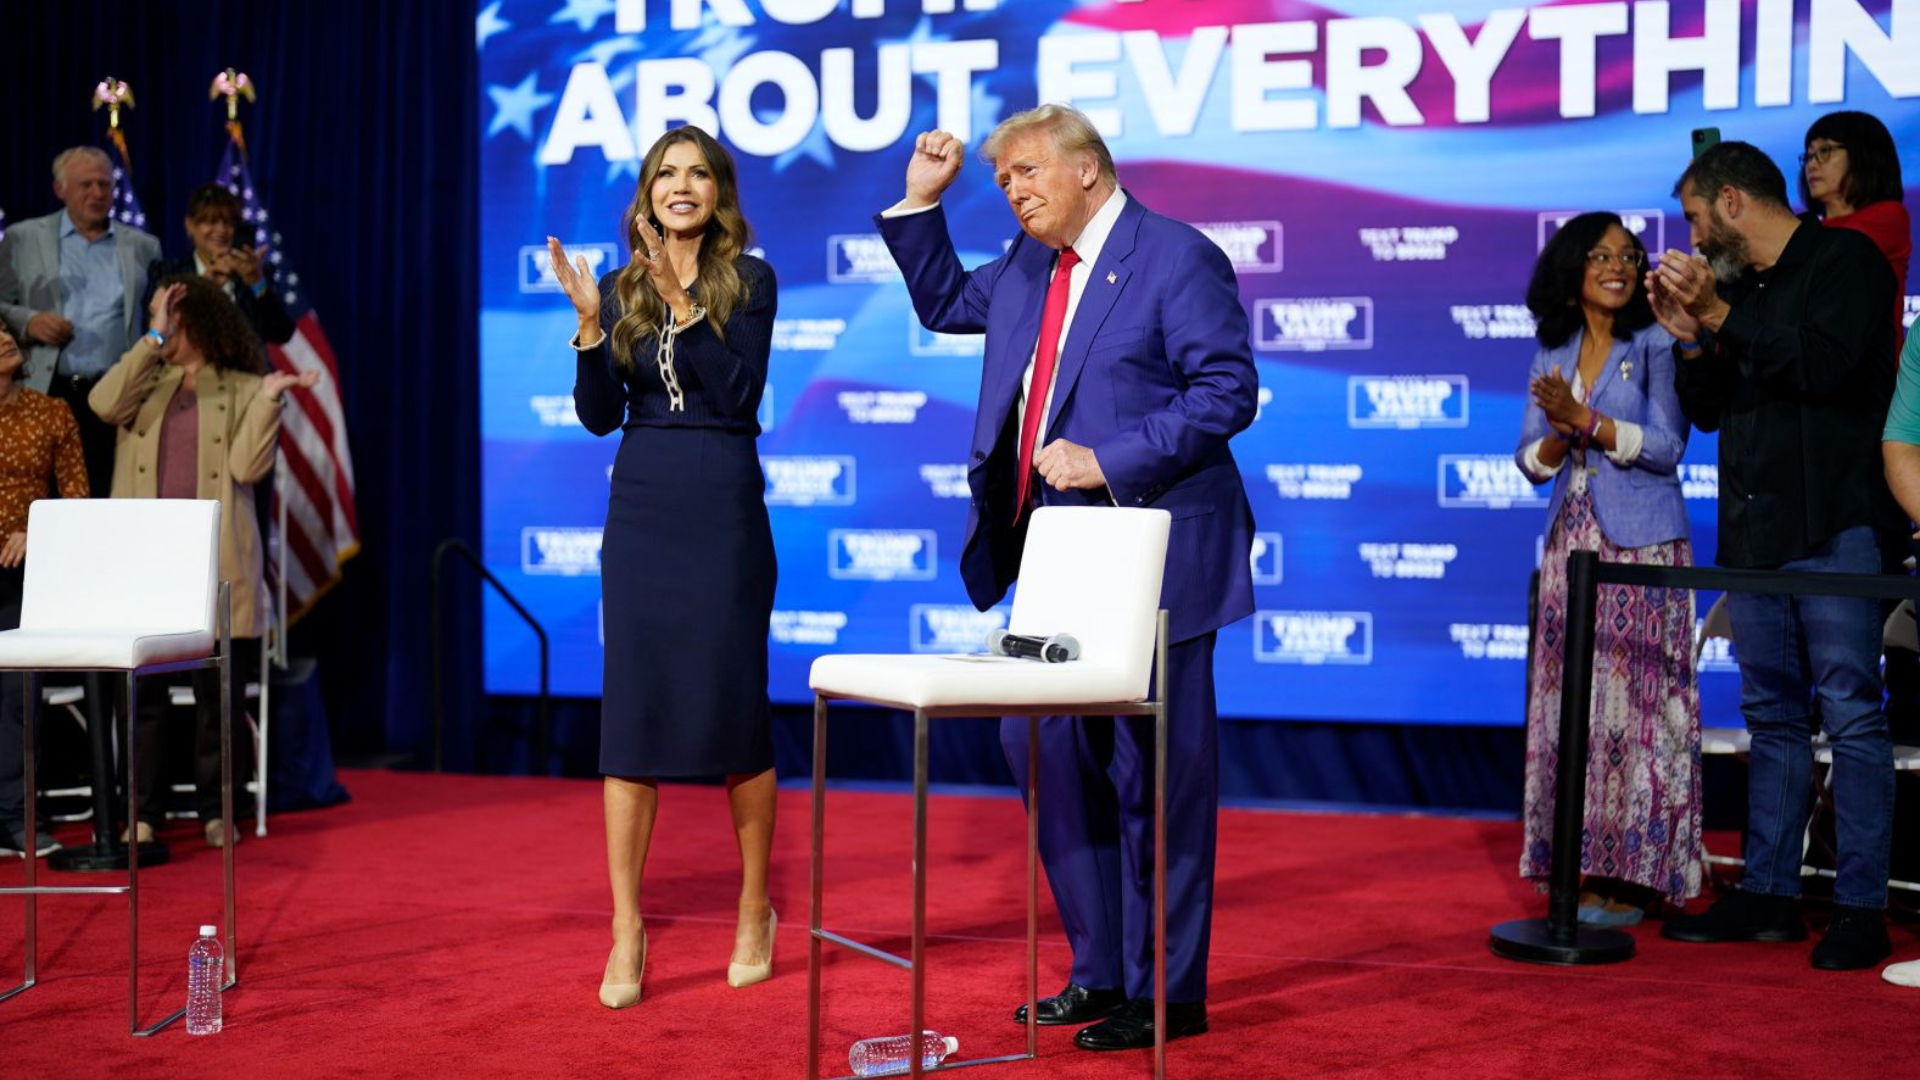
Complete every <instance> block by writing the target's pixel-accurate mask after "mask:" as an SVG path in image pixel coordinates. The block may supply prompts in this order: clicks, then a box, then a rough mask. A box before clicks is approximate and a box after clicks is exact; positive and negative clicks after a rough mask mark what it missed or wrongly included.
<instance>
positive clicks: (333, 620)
mask: <svg viewBox="0 0 1920 1080" xmlns="http://www.w3.org/2000/svg"><path fill="white" fill-rule="evenodd" d="M5 14H6V18H5V24H6V26H7V34H8V38H9V42H8V44H9V48H8V50H7V53H8V60H7V66H8V67H9V69H10V70H9V73H8V78H7V93H6V95H5V102H4V104H0V110H3V112H0V115H4V117H5V119H4V128H3V129H0V140H4V145H5V150H6V152H5V153H4V154H0V208H4V209H5V211H6V214H7V220H8V221H10V222H11V221H21V220H24V219H26V218H29V217H37V216H39V215H41V214H45V213H50V212H52V211H55V210H58V209H59V204H58V202H57V201H56V200H55V198H54V196H53V192H52V187H51V183H52V182H51V171H50V166H51V164H52V161H53V157H54V155H55V154H57V153H58V152H59V151H60V150H62V149H64V148H66V147H68V146H73V145H77V144H81V143H86V144H91V145H101V144H102V143H103V135H104V131H105V126H106V114H105V113H104V112H101V113H94V112H93V111H91V108H90V97H91V94H92V88H93V86H94V84H95V83H96V82H98V81H99V80H100V79H101V78H102V77H103V76H106V75H112V76H115V77H116V78H119V79H122V80H124V81H126V82H127V83H129V84H130V85H131V86H132V88H133V92H134V96H135V100H136V102H137V107H136V108H134V109H133V110H132V111H131V112H130V113H127V114H125V117H124V122H125V125H126V128H127V131H128V144H129V151H130V154H131V157H132V161H133V166H134V177H133V179H134V184H135V190H136V193H137V194H138V196H139V198H140V201H141V203H142V206H143V207H144V209H145V210H146V212H147V215H148V229H149V231H151V232H153V233H154V234H155V235H157V236H158V237H159V238H160V241H161V244H162V245H163V247H164V249H165V250H166V252H167V253H168V254H184V253H185V252H186V251H188V250H189V248H188V245H187V241H186V236H185V233H184V231H183V229H182V227H181V219H182V217H183V215H184V208H185V205H186V199H187V195H188V193H189V192H190V191H192V190H193V188H194V187H196V186H198V185H199V184H202V183H204V182H206V181H208V180H211V179H212V178H213V173H214V168H215V166H216V165H217V163H218V162H219V160H220V152H221V150H222V148H223V147H224V145H225V141H226V132H225V130H224V128H223V126H222V125H223V123H224V121H225V119H226V116H225V111H224V109H222V108H219V107H216V106H215V105H213V104H211V103H209V102H208V100H207V87H208V84H209V83H210V82H211V81H212V79H213V76H214V75H215V74H216V73H218V72H219V71H220V70H221V69H223V68H226V67H229V66H231V67H235V68H238V69H239V70H241V71H245V72H247V73H248V74H249V75H250V76H252V78H253V79H254V80H255V81H256V83H257V84H258V87H259V101H258V104H257V105H251V106H250V105H245V104H244V103H243V105H242V109H243V112H242V120H243V122H244V123H245V125H246V133H247V142H248V147H249V149H250V150H251V152H252V163H253V177H254V180H255V182H256V184H257V185H258V186H259V189H260V191H261V195H262V198H263V199H264V200H265V202H266V204H267V206H268V208H269V209H270V210H271V211H272V212H273V214H274V215H275V217H276V218H278V219H279V220H278V227H279V230H280V231H281V233H282V234H283V236H284V238H285V246H286V248H287V250H288V254H289V257H290V258H291V259H293V260H294V261H295V262H296V263H297V264H298V265H299V267H300V273H301V277H302V284H303V286H304V287H305V288H306V289H307V290H308V295H309V296H310V297H312V298H313V301H314V306H315V310H316V312H317V314H318V315H319V317H320V320H321V323H322V324H323V325H324V326H325V328H326V331H327V335H328V337H329V339H330V340H331V341H332V343H333V345H334V348H335V351H336V352H337V353H338V355H339V360H340V370H341V390H342V394H343V398H344V406H345V409H346V415H347V426H348V429H349V431H350V432H351V435H352V441H353V454H354V464H355V478H356V495H357V498H358V506H359V520H360V530H361V540H362V549H363V550H362V553H361V554H360V556H359V557H357V558H355V559H354V560H352V561H351V562H349V563H348V564H347V572H346V579H345V581H344V582H343V583H342V584H341V586H340V587H338V588H337V589H335V590H334V592H333V593H332V594H330V595H328V596H327V597H326V598H325V599H324V600H323V601H322V602H321V603H320V604H319V606H318V607H317V609H316V610H315V611H314V612H313V614H311V615H310V616H308V618H307V619H305V620H303V621H302V622H301V623H300V624H298V625H297V626H296V627H295V628H294V641H293V644H294V648H295V650H296V651H297V652H300V653H304V654H307V655H313V656H316V657H317V658H318V659H319V661H320V664H319V671H320V677H321V680H322V689H323V693H324V696H325V700H326V703H327V707H328V713H329V716H330V718H331V722H332V725H333V733H334V741H335V747H336V749H337V750H338V751H339V752H341V753H342V754H343V755H357V756H363V757H364V756H367V755H371V754H376V753H383V752H384V753H389V754H393V755H396V756H404V755H415V754H417V755H421V756H422V757H424V754H425V752H426V748H427V745H428V738H429V726H430V712H431V710H430V708H429V689H430V688H429V680H428V677H427V674H428V673H427V667H428V662H427V660H428V658H427V642H428V634H427V625H426V617H427V609H428V603H429V597H428V589H427V581H428V574H427V569H428V558H429V556H430V555H431V553H432V551H433V548H434V546H435V545H436V544H437V543H438V542H439V541H440V540H441V539H443V538H446V537H449V536H461V537H465V538H467V539H469V540H473V539H475V538H477V536H478V534H479V497H478V496H479V475H478V467H477V466H478V461H479V400H478V393H479V392H478V387H477V384H476V379H475V373H476V370H477V356H478V334H479V327H478V320H477V318H476V316H475V314H474V307H473V298H474V297H475V296H476V295H478V287H477V285H476V281H475V277H476V274H477V265H478V257H477V252H476V246H475V242H474V236H475V231H476V230H475V225H476V222H477V221H478V212H479V211H478V186H479V180H478V177H477V175H476V169H475V162H476V161H477V155H476V125H477V119H476V116H477V111H478V104H477V102H478V97H479V91H478V89H477V87H476V84H475V76H476V61H475V52H474V45H473V19H474V9H473V5H472V3H471V2H470V0H466V2H446V0H442V2H406V0H379V2H375V0H360V2H352V0H343V2H330V3H317V2H306V0H301V2H296V3H260V2H257V0H255V2H239V0H168V2H166V3H151V2H124V3H123V2H98V0H95V2H89V3H70V2H65V0H24V2H20V3H10V4H8V5H7V6H6V11H5ZM554 362H555V363H558V362H560V360H558V359H556V360H555V361H554ZM447 600H448V605H449V606H448V609H447V611H448V628H449V632H450V637H449V638H448V644H449V656H450V657H451V658H452V659H451V662H450V663H449V665H448V668H449V670H448V673H447V682H446V686H447V689H448V692H449V695H450V696H449V698H448V716H449V717H451V718H459V717H468V716H471V715H474V714H475V713H477V712H478V710H479V705H480V693H479V667H478V657H479V655H480V653H479V618H480V616H479V605H478V600H477V589H476V588H475V587H474V585H473V582H472V579H471V578H470V577H465V578H461V579H460V584H458V585H457V586H456V587H452V588H450V589H449V595H448V598H447ZM451 722H453V721H451V720H450V723H451ZM454 735H455V737H453V738H450V739H449V740H448V745H449V746H450V747H454V748H465V747H468V746H470V745H471V743H472V740H471V739H470V738H468V737H467V736H466V735H465V734H464V733H463V732H460V731H456V732H455V733H454ZM461 752H462V753H464V750H462V751H461ZM466 764H467V762H466V761H463V760H461V759H460V758H459V757H457V756H456V757H450V758H449V761H448V765H449V767H453V768H459V767H463V766H464V765H466Z"/></svg>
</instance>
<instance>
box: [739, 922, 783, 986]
mask: <svg viewBox="0 0 1920 1080" xmlns="http://www.w3.org/2000/svg"><path fill="white" fill-rule="evenodd" d="M779 925H780V916H779V915H778V914H776V913H775V912H774V911H773V910H772V909H771V908H769V909H768V910H767V958H766V960H764V961H762V962H761V963H758V964H742V963H739V962H737V961H732V960H729V961H728V962H727V985H728V986H731V987H733V988H734V989H735V990H738V989H740V988H741V987H743V986H752V985H753V984H754V983H759V982H766V981H767V980H768V979H771V978H773V932H774V930H775V929H776V928H778V927H779Z"/></svg>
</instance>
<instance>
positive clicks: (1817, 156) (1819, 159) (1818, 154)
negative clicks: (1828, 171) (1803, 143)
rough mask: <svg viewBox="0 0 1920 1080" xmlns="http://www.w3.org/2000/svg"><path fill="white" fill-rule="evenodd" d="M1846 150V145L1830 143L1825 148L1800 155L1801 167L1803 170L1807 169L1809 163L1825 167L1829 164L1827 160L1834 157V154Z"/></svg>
mask: <svg viewBox="0 0 1920 1080" xmlns="http://www.w3.org/2000/svg"><path fill="white" fill-rule="evenodd" d="M1846 148H1847V144H1846V143H1837V142H1836V143H1828V144H1826V145H1825V146H1816V147H1814V148H1813V149H1811V150H1809V151H1807V152H1806V153H1804V154H1801V155H1800V167H1801V168H1803V169H1804V168H1806V167H1807V162H1809V161H1811V162H1814V163H1815V164H1819V165H1825V164H1826V163H1827V159H1828V158H1830V157H1832V156H1833V152H1834V151H1835V150H1845V149H1846Z"/></svg>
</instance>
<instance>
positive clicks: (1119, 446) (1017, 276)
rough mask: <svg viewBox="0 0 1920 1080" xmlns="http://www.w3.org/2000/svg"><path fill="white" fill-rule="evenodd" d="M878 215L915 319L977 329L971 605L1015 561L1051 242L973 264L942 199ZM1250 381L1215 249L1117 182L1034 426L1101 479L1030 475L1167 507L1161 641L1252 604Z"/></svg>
mask: <svg viewBox="0 0 1920 1080" xmlns="http://www.w3.org/2000/svg"><path fill="white" fill-rule="evenodd" d="M874 220H875V221H876V222H877V223H878V225H879V228H880V234H881V236H882V237H883V238H884V239H885V240H886V243H887V247H888V249H889V250H890V251H891V252H892V253H893V258H894V261H895V262H897V263H899V264H900V269H901V272H902V273H903V274H904V275H905V277H906V282H907V290H908V291H909V292H910V293H911V294H912V296H913V306H914V310H915V312H917V313H918V314H919V316H920V321H921V322H922V323H924V324H925V325H926V326H927V328H928V329H930V330H935V331H939V332H941V333H949V334H979V333H985V334H986V336H987V340H986V354H985V359H984V365H983V367H982V370H981V373H980V405H979V409H978V411H977V412H976V414H975V418H974V428H973V448H972V454H971V456H970V459H969V461H968V463H967V465H968V468H967V484H968V486H969V487H970V488H971V489H972V502H971V505H970V506H969V507H968V509H967V536H966V542H965V544H964V546H963V547H962V549H961V553H960V576H961V579H962V580H963V581H964V582H965V583H966V586H967V595H968V596H969V597H970V598H971V599H972V600H973V602H974V603H975V604H976V605H977V606H979V607H980V608H982V609H983V610H984V609H985V608H987V607H990V606H992V605H993V604H994V603H996V602H997V601H999V599H1000V598H1001V597H1003V596H1005V595H1006V592H1007V588H1008V587H1009V586H1010V585H1012V584H1013V581H1014V579H1015V577H1016V576H1017V575H1018V573H1019V568H1020V545H1021V543H1022V541H1023V540H1024V536H1023V534H1024V531H1025V530H1024V529H1016V528H1015V527H1014V525H1013V520H1014V499H1015V494H1014V491H1015V486H1014V481H1015V480H1016V479H1017V478H1016V476H1015V472H1016V470H1017V468H1018V465H1017V460H1016V458H1017V454H1018V445H1019V432H1018V430H1017V427H1018V425H1017V424H1016V423H1015V422H1014V420H1015V417H1016V416H1017V415H1018V406H1019V401H1020V381H1021V376H1022V375H1023V374H1024V373H1025V371H1026V368H1027V362H1028V361H1029V360H1030V359H1031V358H1032V355H1033V348H1034V343H1035V341H1036V340H1037V339H1038V338H1039V336H1040V314H1041V311H1040V309H1041V304H1042V301H1043V300H1044V299H1045V297H1046V292H1047V279H1048V276H1049V274H1050V273H1051V271H1052V267H1053V259H1054V251H1053V249H1051V248H1049V247H1047V246H1046V245H1044V244H1041V243H1039V242H1038V241H1036V240H1034V239H1033V238H1032V237H1029V236H1027V235H1026V234H1024V233H1021V234H1019V235H1017V236H1015V237H1014V240H1013V243H1012V245H1011V246H1010V247H1009V248H1008V249H1007V253H1006V254H1005V255H1002V256H1001V257H1000V258H998V259H995V260H993V261H992V262H989V263H987V264H985V265H984V266H981V267H979V268H977V269H974V270H971V271H969V270H966V269H964V268H963V267H962V266H961V265H960V258H959V256H958V255H957V254H956V253H955V252H954V249H953V241H952V239H951V237H950V236H949V235H948V232H947V219H946V212H945V211H944V210H943V209H942V208H940V207H935V208H933V209H931V210H927V211H925V212H923V213H918V214H908V215H905V216H901V217H891V218H890V217H884V216H881V217H876V218H875V219H874ZM1258 393H1259V381H1258V376H1257V375H1256V374H1255V372H1254V365H1253V354H1252V351H1251V350H1250V348H1249V346H1248V338H1247V315H1246V310H1245V309H1244V308H1243V307H1241V305H1240V292H1239V286H1238V283H1237V282H1236V280H1235V278H1234V274H1233V267H1232V266H1231V265H1230V264H1229V263H1228V262H1227V258H1226V255H1225V254H1224V253H1222V252H1221V250H1220V249H1219V248H1218V247H1216V246H1215V245H1214V244H1213V242H1212V241H1210V240H1208V239H1207V238H1206V237H1205V236H1204V235H1202V234H1201V233H1200V232H1199V231H1198V230H1196V229H1194V228H1193V227H1192V226H1190V225H1186V224H1183V223H1181V222H1178V221H1175V220H1173V219H1172V218H1168V217H1162V216H1161V215H1159V214H1156V213H1153V212H1152V211H1150V210H1148V209H1147V208H1146V207H1144V206H1142V205H1141V204H1140V201H1139V200H1138V199H1135V198H1133V197H1132V196H1129V197H1128V199H1127V203H1126V205H1125V206H1124V207H1123V208H1122V209H1121V212H1120V217H1119V220H1118V221H1117V222H1115V224H1114V227H1113V232H1112V233H1111V234H1110V235H1109V236H1108V237H1107V242H1106V244H1105V246H1104V247H1102V248H1101V250H1100V258H1099V260H1098V261H1097V262H1096V263H1095V264H1094V265H1093V266H1092V267H1091V276H1090V277H1089V278H1088V279H1087V286H1086V289H1085V290H1084V292H1083V294H1082V296H1081V297H1080V304H1079V306H1078V307H1077V308H1075V309H1074V316H1073V325H1072V326H1071V327H1070V328H1069V329H1068V332H1067V340H1066V342H1065V344H1064V345H1063V346H1062V348H1061V352H1060V363H1059V367H1058V368H1057V369H1056V370H1055V373H1054V389H1053V412H1052V414H1051V415H1050V416H1049V417H1048V427H1047V430H1046V431H1045V432H1044V433H1043V434H1042V437H1041V440H1040V442H1041V445H1044V444H1045V443H1046V442H1049V441H1051V440H1054V439H1067V440H1069V441H1072V442H1075V443H1079V444H1080V445H1082V446H1086V447H1089V448H1090V449H1092V450H1093V452H1094V456H1095V457H1097V458H1098V459H1099V461H1100V469H1101V471H1102V472H1103V473H1105V474H1106V478H1107V487H1106V488H1104V489H1101V490H1098V491H1056V490H1054V489H1053V488H1051V487H1048V486H1046V485H1044V484H1042V485H1040V493H1041V501H1042V502H1044V503H1047V504H1050V505H1054V504H1064V505H1096V506H1111V505H1115V504H1118V505H1121V506H1156V507H1161V508H1164V509H1166V510H1169V511H1171V512H1172V514H1173V529H1172V533H1171V535H1170V536H1169V538H1168V541H1167V570H1166V577H1165V580H1164V583H1163V585H1162V588H1161V600H1160V602H1161V605H1162V606H1163V607H1165V608H1167V609H1168V611H1169V613H1170V615H1171V620H1172V628H1171V633H1172V637H1173V640H1174V641H1185V640H1187V639H1189V638H1193V637H1197V636H1199V635H1201V634H1205V633H1207V632H1209V631H1212V630H1217V629H1219V628H1220V627H1222V626H1225V625H1226V624H1227V623H1230V622H1233V621H1234V620H1236V619H1239V618H1242V617H1244V616H1246V615H1248V614H1251V613H1252V611H1253V579H1252V572H1251V568H1250V567H1249V565H1248V556H1249V553H1250V552H1251V550H1252V543H1253V511H1252V508H1251V507H1250V506H1249V505H1248V503H1247V494H1246V490H1245V489H1244V488H1243V487H1242V486H1241V483H1240V467H1239V466H1238V465H1237V464H1236V463H1235V462H1234V460H1233V454H1232V453H1231V452H1229V451H1228V449H1227V440H1228V439H1229V438H1231V437H1232V436H1234V435H1235V434H1237V433H1239V432H1240V431H1242V430H1244V429H1245V428H1246V426H1247V425H1248V424H1250V423H1252V422H1253V414H1254V407H1255V404H1256V399H1257V396H1258Z"/></svg>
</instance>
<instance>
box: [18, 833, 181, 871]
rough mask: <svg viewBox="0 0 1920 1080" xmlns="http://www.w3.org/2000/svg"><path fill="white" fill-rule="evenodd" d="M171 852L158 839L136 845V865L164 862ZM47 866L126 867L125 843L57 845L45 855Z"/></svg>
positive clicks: (86, 869)
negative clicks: (137, 855) (137, 847)
mask: <svg viewBox="0 0 1920 1080" xmlns="http://www.w3.org/2000/svg"><path fill="white" fill-rule="evenodd" d="M171 855H172V853H171V852H170V851H169V850H168V849H167V845H165V844H163V843H161V842H159V841H158V840H153V841H149V842H147V843H144V844H141V845H140V865H141V867H142V868H145V867H149V866H160V865H162V864H164V863H165V862H166V861H167V859H168V858H169V857H171ZM47 867H48V868H49V869H52V870H67V871H76V872H81V873H86V872H93V871H101V870H125V869H126V868H127V845H125V844H119V843H102V842H99V841H95V842H94V843H91V844H83V845H81V846H79V847H67V848H61V849H60V850H59V851H56V852H54V853H53V854H51V855H49V856H47Z"/></svg>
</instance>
